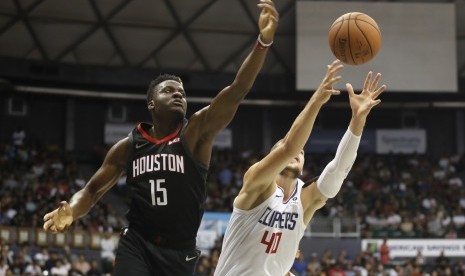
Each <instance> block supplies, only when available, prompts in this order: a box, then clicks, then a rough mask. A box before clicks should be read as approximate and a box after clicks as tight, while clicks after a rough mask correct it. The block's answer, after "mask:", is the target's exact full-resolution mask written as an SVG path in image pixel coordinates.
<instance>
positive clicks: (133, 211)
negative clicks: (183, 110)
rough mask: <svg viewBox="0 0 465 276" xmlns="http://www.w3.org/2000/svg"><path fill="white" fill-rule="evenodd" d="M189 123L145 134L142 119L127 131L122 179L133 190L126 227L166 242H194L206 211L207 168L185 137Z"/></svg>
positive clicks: (146, 131) (185, 121)
mask: <svg viewBox="0 0 465 276" xmlns="http://www.w3.org/2000/svg"><path fill="white" fill-rule="evenodd" d="M187 124H188V121H187V120H186V119H184V122H183V124H182V126H180V127H179V129H178V130H177V131H175V132H174V133H172V134H171V135H168V136H167V137H165V138H163V139H161V140H157V139H155V138H153V137H151V136H150V135H149V134H148V131H149V129H150V128H151V127H152V126H151V125H150V124H146V123H140V124H139V125H138V126H137V127H136V128H135V129H134V130H133V131H132V132H131V133H130V134H129V141H130V144H131V149H132V152H131V153H130V154H129V158H128V166H127V171H126V175H127V180H126V183H127V185H128V187H129V188H130V191H131V195H130V197H131V203H130V208H129V211H128V213H127V219H128V220H129V226H130V227H135V228H138V229H142V231H143V232H145V234H148V235H152V234H154V235H157V236H162V237H163V238H165V239H166V240H174V241H194V245H195V238H196V235H197V230H198V228H199V226H200V222H201V219H202V216H203V211H204V202H205V199H206V177H207V168H206V167H205V166H203V165H201V164H200V163H199V162H197V161H196V160H194V158H193V157H192V155H191V153H190V151H189V150H188V148H187V146H186V144H185V141H184V139H185V138H184V130H185V129H186V126H187Z"/></svg>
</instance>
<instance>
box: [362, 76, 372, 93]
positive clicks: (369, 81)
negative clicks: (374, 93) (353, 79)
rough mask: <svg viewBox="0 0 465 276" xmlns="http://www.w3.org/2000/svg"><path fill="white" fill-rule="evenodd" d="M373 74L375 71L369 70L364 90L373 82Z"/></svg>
mask: <svg viewBox="0 0 465 276" xmlns="http://www.w3.org/2000/svg"><path fill="white" fill-rule="evenodd" d="M372 75H373V72H371V71H370V72H368V75H367V78H366V79H365V83H364V84H363V91H365V90H368V87H369V85H370V83H371V76H372Z"/></svg>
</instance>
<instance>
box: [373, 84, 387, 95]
mask: <svg viewBox="0 0 465 276" xmlns="http://www.w3.org/2000/svg"><path fill="white" fill-rule="evenodd" d="M384 90H386V85H384V84H383V85H381V87H380V88H378V89H376V91H375V92H373V94H372V96H371V98H372V99H376V98H378V96H379V95H380V94H381V93H383V92H384Z"/></svg>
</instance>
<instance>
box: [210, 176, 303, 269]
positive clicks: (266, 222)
mask: <svg viewBox="0 0 465 276" xmlns="http://www.w3.org/2000/svg"><path fill="white" fill-rule="evenodd" d="M303 184H304V183H303V182H302V181H301V180H300V179H298V182H297V185H296V188H295V190H294V191H293V193H292V196H291V197H289V199H288V200H287V201H283V196H284V193H283V190H282V189H281V188H280V187H279V186H278V188H277V189H276V191H275V193H274V194H273V195H272V196H271V197H270V198H268V199H267V200H265V201H264V202H263V203H262V204H260V205H259V206H257V207H255V208H253V209H251V210H247V211H245V210H240V209H237V208H234V210H233V213H232V215H231V220H230V221H229V225H228V228H227V229H226V234H225V237H224V240H223V249H222V252H221V255H220V259H219V260H218V265H217V267H216V270H215V275H218V276H225V275H231V276H237V275H241V276H248V275H253V276H260V275H263V276H265V275H267V276H268V275H273V276H283V275H285V274H286V273H287V272H288V271H289V270H290V269H291V267H292V264H293V263H294V258H295V254H296V252H297V249H298V247H299V242H300V240H301V238H302V236H303V235H304V231H305V224H304V221H303V215H304V211H303V207H302V203H301V201H300V194H301V191H302V186H303Z"/></svg>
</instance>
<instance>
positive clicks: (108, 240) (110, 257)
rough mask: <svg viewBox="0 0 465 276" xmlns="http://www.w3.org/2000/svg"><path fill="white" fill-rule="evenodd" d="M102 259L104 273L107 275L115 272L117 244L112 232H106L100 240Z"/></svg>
mask: <svg viewBox="0 0 465 276" xmlns="http://www.w3.org/2000/svg"><path fill="white" fill-rule="evenodd" d="M100 248H101V253H100V257H101V258H102V272H103V273H105V274H107V273H111V272H113V261H114V259H115V249H116V244H115V242H114V240H113V238H112V237H111V233H110V232H105V233H104V234H103V236H102V239H101V240H100Z"/></svg>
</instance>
